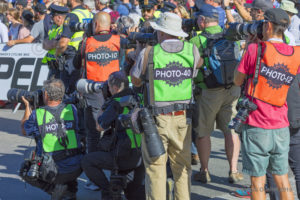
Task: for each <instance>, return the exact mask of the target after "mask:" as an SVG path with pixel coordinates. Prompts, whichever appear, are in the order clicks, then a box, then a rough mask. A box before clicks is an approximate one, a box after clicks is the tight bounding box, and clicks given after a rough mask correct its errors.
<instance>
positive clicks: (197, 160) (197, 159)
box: [192, 154, 199, 165]
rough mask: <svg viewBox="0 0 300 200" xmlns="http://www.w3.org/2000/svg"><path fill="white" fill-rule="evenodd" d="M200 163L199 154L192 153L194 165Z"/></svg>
mask: <svg viewBox="0 0 300 200" xmlns="http://www.w3.org/2000/svg"><path fill="white" fill-rule="evenodd" d="M198 163H199V156H198V154H192V165H198Z"/></svg>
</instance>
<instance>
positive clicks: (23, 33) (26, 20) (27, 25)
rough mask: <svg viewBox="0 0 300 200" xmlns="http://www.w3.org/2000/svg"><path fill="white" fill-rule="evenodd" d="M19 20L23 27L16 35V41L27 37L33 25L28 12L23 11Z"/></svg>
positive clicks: (31, 17)
mask: <svg viewBox="0 0 300 200" xmlns="http://www.w3.org/2000/svg"><path fill="white" fill-rule="evenodd" d="M21 19H22V24H23V26H22V27H21V28H20V31H19V34H18V40H20V39H24V38H26V37H28V36H29V35H30V31H31V29H32V26H33V24H34V21H33V14H32V12H31V11H30V10H24V11H23V12H22V17H21Z"/></svg>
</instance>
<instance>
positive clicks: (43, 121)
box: [36, 104, 78, 153]
mask: <svg viewBox="0 0 300 200" xmlns="http://www.w3.org/2000/svg"><path fill="white" fill-rule="evenodd" d="M60 118H61V119H63V120H64V126H65V128H66V129H67V131H66V134H67V137H68V143H67V149H75V148H77V147H78V145H77V139H76V133H75V126H76V125H75V120H74V113H73V109H72V106H71V104H68V105H67V106H65V108H64V109H63V110H62V112H61V114H60ZM36 119H37V123H38V126H39V131H40V134H41V138H42V142H43V150H44V152H48V153H50V152H55V151H61V150H65V147H64V146H62V145H61V144H60V142H59V138H58V136H57V127H58V124H57V122H56V121H55V118H54V116H53V115H52V113H50V112H49V111H47V110H46V109H45V108H38V109H36Z"/></svg>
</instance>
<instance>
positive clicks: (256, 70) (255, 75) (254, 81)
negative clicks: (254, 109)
mask: <svg viewBox="0 0 300 200" xmlns="http://www.w3.org/2000/svg"><path fill="white" fill-rule="evenodd" d="M261 53H262V46H261V44H260V43H258V44H257V57H256V65H255V71H254V76H253V92H252V94H251V101H253V96H254V92H255V88H256V85H257V83H258V74H259V68H260V61H261Z"/></svg>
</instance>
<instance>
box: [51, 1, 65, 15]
mask: <svg viewBox="0 0 300 200" xmlns="http://www.w3.org/2000/svg"><path fill="white" fill-rule="evenodd" d="M49 10H50V11H51V15H53V14H67V13H69V8H67V7H64V6H58V5H55V4H54V3H53V4H51V6H50V7H49Z"/></svg>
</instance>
